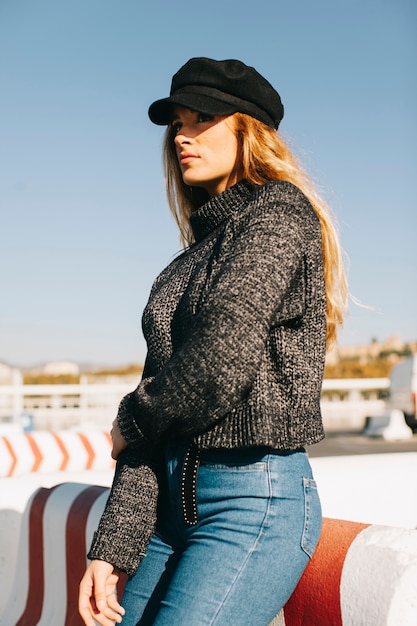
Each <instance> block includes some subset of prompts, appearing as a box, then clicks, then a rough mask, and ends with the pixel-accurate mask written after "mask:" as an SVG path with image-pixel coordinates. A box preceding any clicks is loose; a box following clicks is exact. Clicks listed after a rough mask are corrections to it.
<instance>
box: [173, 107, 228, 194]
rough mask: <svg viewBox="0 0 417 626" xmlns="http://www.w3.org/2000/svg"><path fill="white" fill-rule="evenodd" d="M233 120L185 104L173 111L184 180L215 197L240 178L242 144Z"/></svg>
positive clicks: (177, 150)
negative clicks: (239, 149)
mask: <svg viewBox="0 0 417 626" xmlns="http://www.w3.org/2000/svg"><path fill="white" fill-rule="evenodd" d="M231 120H232V118H230V117H220V116H214V117H213V116H209V115H206V114H203V113H198V112H197V111H192V110H190V109H186V108H184V107H175V109H174V111H173V120H172V123H171V126H172V128H173V130H174V133H175V135H174V143H175V149H176V153H177V158H178V162H179V165H180V168H181V172H182V178H183V181H184V183H185V184H186V185H189V186H190V187H202V188H203V189H205V190H206V191H207V192H208V194H209V196H210V197H211V198H212V197H213V196H216V195H218V194H219V193H222V192H223V191H225V189H227V188H228V187H231V186H232V185H234V184H235V183H236V182H237V181H238V175H237V171H236V160H237V148H238V144H237V139H236V136H235V133H234V132H233V127H232V122H231Z"/></svg>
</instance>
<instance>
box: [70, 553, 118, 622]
mask: <svg viewBox="0 0 417 626" xmlns="http://www.w3.org/2000/svg"><path fill="white" fill-rule="evenodd" d="M118 580H119V575H118V573H117V572H116V571H115V570H114V568H113V566H112V565H111V564H110V563H106V562H105V561H98V560H97V561H92V562H91V563H90V565H89V566H88V568H87V571H86V573H85V574H84V577H83V579H82V580H81V583H80V594H79V601H78V609H79V613H80V615H81V617H82V619H83V621H84V624H85V625H86V626H96V624H100V625H101V626H113V625H114V623H115V622H116V623H117V624H119V623H120V622H121V621H122V615H124V613H125V611H124V609H123V607H122V606H121V605H120V604H119V602H118V601H117V598H116V584H117V581H118Z"/></svg>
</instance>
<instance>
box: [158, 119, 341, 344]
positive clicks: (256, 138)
mask: <svg viewBox="0 0 417 626" xmlns="http://www.w3.org/2000/svg"><path fill="white" fill-rule="evenodd" d="M230 119H231V121H232V123H233V127H234V130H235V133H236V137H237V140H238V146H239V147H238V151H239V152H238V155H239V156H238V161H239V163H238V164H237V165H238V171H239V179H243V178H244V179H246V180H247V181H248V182H249V183H250V184H251V185H253V186H254V187H257V186H260V185H263V184H264V183H266V182H268V181H272V180H285V181H288V182H291V183H293V184H294V185H296V186H297V187H298V188H299V189H300V190H301V191H302V192H303V193H304V195H305V196H306V197H307V198H308V200H309V201H310V203H311V205H312V206H313V209H314V211H315V213H316V215H317V216H318V218H319V220H320V224H321V232H322V248H323V264H324V281H325V288H326V319H327V337H326V344H327V348H329V347H330V346H331V345H332V344H333V343H335V341H336V339H337V329H338V326H340V325H342V324H343V320H344V317H345V315H346V311H347V300H348V288H347V280H346V275H345V270H344V265H343V254H342V249H341V246H340V242H339V237H338V233H337V229H336V227H335V224H334V221H333V219H332V215H331V213H330V210H329V208H328V206H327V204H326V203H325V202H324V201H323V199H322V198H321V197H320V196H319V194H318V193H317V191H316V189H315V186H314V184H313V182H312V181H311V179H310V178H309V177H308V176H307V174H306V173H305V172H304V170H303V168H302V167H301V165H300V164H299V162H298V160H297V159H296V158H295V156H294V155H293V154H292V152H291V151H290V149H289V148H288V146H287V145H286V143H285V142H284V141H283V139H282V137H280V135H278V134H277V133H276V132H275V130H274V129H272V128H270V127H269V126H267V125H266V124H263V123H262V122H260V121H258V120H256V119H255V118H253V117H251V116H249V115H246V114H244V113H235V114H234V115H232V116H231V117H230ZM164 169H165V180H166V189H167V196H168V202H169V206H170V209H171V212H172V214H173V216H174V218H175V221H176V222H177V224H178V227H179V231H180V238H181V242H182V244H183V246H184V247H186V246H188V245H190V244H191V243H192V242H193V240H194V237H193V233H192V230H191V226H190V215H191V213H192V212H193V211H195V210H196V209H197V208H198V207H199V206H200V205H201V204H202V203H203V202H204V201H205V200H206V199H208V195H206V192H205V191H203V190H201V189H196V188H194V189H191V188H190V187H188V186H187V185H185V184H184V182H183V180H182V175H181V170H180V167H179V164H178V159H177V156H176V152H175V144H174V134H173V130H172V129H171V127H168V129H167V131H166V135H165V142H164Z"/></svg>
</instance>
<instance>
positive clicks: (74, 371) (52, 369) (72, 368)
mask: <svg viewBox="0 0 417 626" xmlns="http://www.w3.org/2000/svg"><path fill="white" fill-rule="evenodd" d="M41 371H42V374H49V375H51V376H59V375H60V374H71V375H74V376H78V374H79V373H80V368H79V367H78V365H77V364H76V363H72V362H71V361H54V362H52V363H47V364H46V365H44V367H43V368H42V370H41Z"/></svg>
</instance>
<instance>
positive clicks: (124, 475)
mask: <svg viewBox="0 0 417 626" xmlns="http://www.w3.org/2000/svg"><path fill="white" fill-rule="evenodd" d="M158 467H159V465H158V461H157V459H153V458H151V456H150V455H149V451H146V452H145V451H144V452H143V453H140V452H138V451H135V450H133V449H131V448H128V449H127V450H125V451H123V452H122V453H121V454H120V456H119V459H118V461H117V465H116V471H115V475H114V479H113V484H112V488H111V490H110V494H109V497H108V500H107V503H106V506H105V509H104V511H103V514H102V516H101V519H100V523H99V526H98V529H97V531H96V532H95V533H94V536H93V540H92V543H91V547H90V550H89V552H88V555H87V557H88V558H89V559H90V560H93V559H99V560H100V561H107V563H111V564H112V565H113V566H114V567H118V568H119V569H121V570H123V571H124V572H126V573H127V574H128V575H132V574H134V573H135V571H136V569H137V568H138V565H139V563H140V562H141V560H142V558H143V556H144V554H145V552H146V548H147V546H148V543H149V541H150V539H151V537H152V535H153V533H154V529H155V524H156V512H157V502H158V477H157V474H158V473H159V471H158Z"/></svg>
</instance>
